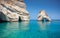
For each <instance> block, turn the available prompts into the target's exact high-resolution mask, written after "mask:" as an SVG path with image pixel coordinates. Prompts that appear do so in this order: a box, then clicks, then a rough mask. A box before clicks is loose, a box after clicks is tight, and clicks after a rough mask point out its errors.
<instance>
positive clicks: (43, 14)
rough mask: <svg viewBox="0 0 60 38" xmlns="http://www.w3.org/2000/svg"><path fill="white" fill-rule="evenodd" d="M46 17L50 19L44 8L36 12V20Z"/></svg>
mask: <svg viewBox="0 0 60 38" xmlns="http://www.w3.org/2000/svg"><path fill="white" fill-rule="evenodd" d="M44 19H46V20H47V21H51V19H50V18H49V16H48V15H47V14H46V12H45V10H41V11H40V13H39V14H38V20H40V21H42V20H44Z"/></svg>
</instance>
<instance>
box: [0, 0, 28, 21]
mask: <svg viewBox="0 0 60 38" xmlns="http://www.w3.org/2000/svg"><path fill="white" fill-rule="evenodd" d="M2 14H3V15H2ZM2 16H3V17H4V18H3V17H2ZM5 18H6V19H5ZM3 19H4V21H18V20H29V12H28V11H27V10H26V5H25V3H24V1H23V0H0V20H3Z"/></svg>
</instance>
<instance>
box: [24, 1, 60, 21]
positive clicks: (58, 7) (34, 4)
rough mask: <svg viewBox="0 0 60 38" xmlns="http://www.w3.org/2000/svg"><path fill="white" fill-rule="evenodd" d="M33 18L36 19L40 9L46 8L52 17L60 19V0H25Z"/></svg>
mask: <svg viewBox="0 0 60 38" xmlns="http://www.w3.org/2000/svg"><path fill="white" fill-rule="evenodd" d="M24 2H25V4H26V6H27V10H28V12H29V14H30V19H31V20H36V19H37V15H38V13H39V11H40V10H42V9H44V10H46V13H47V14H48V16H49V17H50V18H51V19H60V0H24Z"/></svg>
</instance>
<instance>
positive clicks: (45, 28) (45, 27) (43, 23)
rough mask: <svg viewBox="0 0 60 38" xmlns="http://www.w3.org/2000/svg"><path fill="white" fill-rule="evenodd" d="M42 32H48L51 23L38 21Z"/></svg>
mask: <svg viewBox="0 0 60 38" xmlns="http://www.w3.org/2000/svg"><path fill="white" fill-rule="evenodd" d="M38 24H39V27H40V30H47V26H48V25H49V24H50V21H47V22H43V21H38Z"/></svg>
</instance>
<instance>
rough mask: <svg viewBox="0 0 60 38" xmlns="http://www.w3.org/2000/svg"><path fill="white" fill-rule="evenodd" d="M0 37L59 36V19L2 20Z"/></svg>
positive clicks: (51, 37) (58, 37)
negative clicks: (42, 20)
mask: <svg viewBox="0 0 60 38" xmlns="http://www.w3.org/2000/svg"><path fill="white" fill-rule="evenodd" d="M0 38H60V21H52V22H41V21H22V22H3V23H0Z"/></svg>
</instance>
